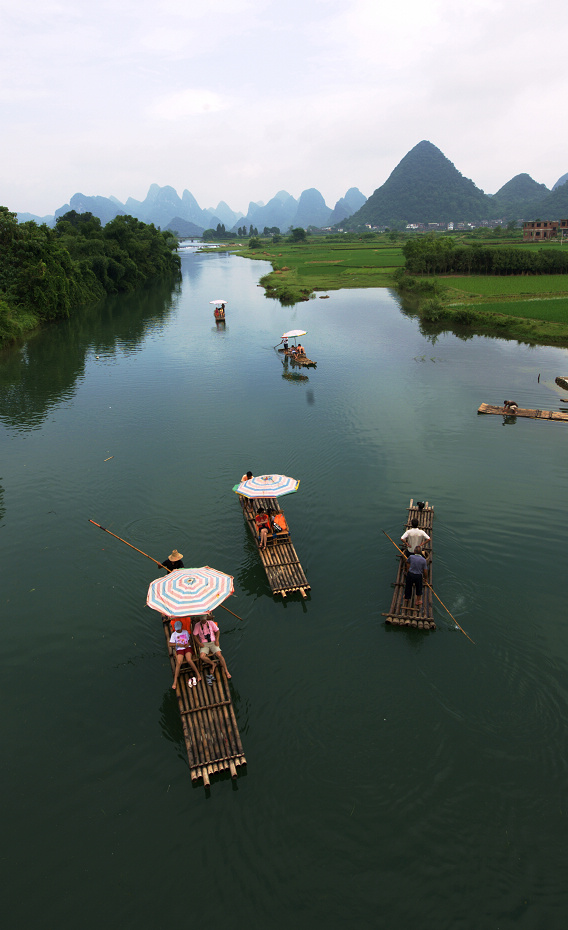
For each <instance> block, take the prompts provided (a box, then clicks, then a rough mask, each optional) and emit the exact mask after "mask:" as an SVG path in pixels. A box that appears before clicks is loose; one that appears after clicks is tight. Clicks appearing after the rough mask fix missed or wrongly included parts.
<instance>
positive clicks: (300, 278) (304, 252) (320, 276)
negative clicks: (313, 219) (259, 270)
mask: <svg viewBox="0 0 568 930" xmlns="http://www.w3.org/2000/svg"><path fill="white" fill-rule="evenodd" d="M237 254H239V255H243V256H244V257H245V258H252V259H257V260H260V261H269V262H270V263H271V265H272V269H273V270H272V271H271V272H270V273H269V274H267V275H264V277H263V278H261V279H260V283H261V284H262V285H263V287H264V288H265V289H266V295H267V297H276V298H278V299H279V300H280V301H282V303H285V304H293V303H297V302H298V301H300V300H307V298H308V297H309V295H310V294H311V293H313V292H314V291H330V290H337V289H339V288H343V287H394V283H395V281H394V273H395V271H396V269H397V268H401V267H402V266H403V265H404V257H403V255H402V251H401V249H400V248H399V247H397V246H393V245H392V243H386V242H381V241H379V240H371V241H369V242H365V241H361V240H359V241H356V242H343V241H341V240H338V241H334V240H331V239H330V238H326V237H321V238H315V237H314V238H310V239H309V240H308V242H306V243H302V244H298V245H295V244H292V243H288V242H279V243H277V244H276V245H271V244H270V243H268V242H267V243H266V244H263V245H262V247H261V248H258V249H248V248H247V249H240V250H239V251H238V252H237Z"/></svg>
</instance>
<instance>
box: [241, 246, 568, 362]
mask: <svg viewBox="0 0 568 930" xmlns="http://www.w3.org/2000/svg"><path fill="white" fill-rule="evenodd" d="M487 244H490V245H491V246H492V247H495V248H501V247H507V246H509V247H510V246H511V245H514V246H515V247H519V248H520V247H523V246H522V243H520V242H518V240H513V241H511V242H509V241H508V240H506V239H504V238H503V239H501V240H499V241H495V242H491V243H486V245H487ZM555 247H556V248H559V247H560V246H558V245H556V246H555ZM228 248H229V249H230V250H231V251H234V252H235V254H237V255H241V256H243V257H244V258H250V259H253V260H255V259H256V260H262V261H269V262H271V264H272V268H273V270H272V271H271V272H270V273H269V274H267V275H264V276H263V277H262V278H261V279H260V282H259V283H260V284H261V285H262V286H263V287H264V288H265V293H266V296H267V297H275V298H277V299H278V300H280V302H281V303H282V304H284V305H291V304H295V303H298V302H299V301H303V300H308V299H309V298H310V296H311V295H312V294H314V293H317V292H320V291H323V292H327V291H332V290H336V289H339V288H352V287H392V288H396V289H397V291H398V292H399V294H400V295H401V297H402V298H403V300H404V302H405V304H406V307H405V309H407V310H408V311H410V312H412V313H413V314H416V315H418V316H419V317H420V318H421V319H422V320H423V321H424V323H425V324H427V325H431V326H436V327H438V329H439V331H443V330H444V329H452V330H454V331H458V330H459V331H460V332H463V331H464V330H468V331H469V332H471V333H472V334H474V333H477V334H480V335H492V336H498V337H499V336H500V337H503V336H505V337H507V338H510V339H518V340H519V341H521V342H527V343H529V344H539V345H552V346H568V275H506V276H504V275H470V276H465V275H464V276H457V275H452V276H449V275H448V276H443V275H420V276H408V275H406V274H405V273H404V263H405V260H404V255H403V250H402V247H401V246H400V245H398V244H395V243H394V242H392V241H390V240H388V239H386V237H381V238H378V237H375V238H373V239H368V240H360V239H359V240H357V241H344V240H341V239H337V240H332V239H330V238H324V237H321V238H310V239H308V240H307V241H306V242H305V243H300V244H292V243H288V242H279V243H276V244H272V243H271V241H270V240H265V241H263V242H262V244H261V247H260V248H257V249H248V248H242V247H241V246H240V245H239V246H236V247H235V245H234V244H231V245H230V246H228ZM524 248H527V246H524ZM532 248H538V246H532ZM320 296H321V295H320Z"/></svg>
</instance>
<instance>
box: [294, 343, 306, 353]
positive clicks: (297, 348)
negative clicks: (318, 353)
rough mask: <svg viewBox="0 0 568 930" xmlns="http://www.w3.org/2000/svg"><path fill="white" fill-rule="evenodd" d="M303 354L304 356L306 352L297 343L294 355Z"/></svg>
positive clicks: (300, 344)
mask: <svg viewBox="0 0 568 930" xmlns="http://www.w3.org/2000/svg"><path fill="white" fill-rule="evenodd" d="M305 354H306V350H305V349H304V347H303V345H302V343H301V342H299V343H298V345H297V346H296V355H305Z"/></svg>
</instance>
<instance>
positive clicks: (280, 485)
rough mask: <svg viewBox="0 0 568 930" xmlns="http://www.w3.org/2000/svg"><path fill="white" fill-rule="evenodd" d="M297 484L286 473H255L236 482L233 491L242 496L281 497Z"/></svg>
mask: <svg viewBox="0 0 568 930" xmlns="http://www.w3.org/2000/svg"><path fill="white" fill-rule="evenodd" d="M299 484H300V482H299V481H298V480H296V478H287V477H286V475H257V476H256V478H249V480H248V481H241V483H240V484H236V485H235V487H234V488H233V491H235V493H236V494H241V495H242V496H243V497H254V498H257V497H282V495H283V494H293V493H294V491H297V490H298V487H299Z"/></svg>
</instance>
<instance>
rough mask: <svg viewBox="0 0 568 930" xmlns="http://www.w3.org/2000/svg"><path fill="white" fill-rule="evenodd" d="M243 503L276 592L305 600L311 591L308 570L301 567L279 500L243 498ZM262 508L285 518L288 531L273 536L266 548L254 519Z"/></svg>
mask: <svg viewBox="0 0 568 930" xmlns="http://www.w3.org/2000/svg"><path fill="white" fill-rule="evenodd" d="M239 500H240V502H241V507H242V508H243V513H244V516H245V519H246V521H247V525H248V528H249V530H250V531H251V533H252V538H253V539H254V541H255V543H256V546H257V548H258V553H259V555H260V558H261V561H262V564H263V566H264V570H265V572H266V577H267V578H268V584H269V585H270V589H271V591H272V593H273V594H281V595H282V597H286V596H287V595H288V594H292V593H294V592H295V591H299V592H300V594H301V595H302V597H306V591H309V590H310V586H309V584H308V580H307V578H306V576H305V573H304V569H303V568H302V566H301V565H300V560H299V558H298V554H297V552H296V550H295V549H294V546H293V545H292V540H291V539H290V531H289V529H288V524H287V523H286V518H285V517H284V512H283V510H282V508H281V507H280V504H279V503H278V499H277V498H275V497H269V498H266V497H265V498H255V499H254V500H251V499H249V498H247V497H243V496H242V495H239ZM259 507H264V509H265V510H266V509H268V508H270V509H271V510H272V511H273V516H274V517H275V518H276V519H278V517H279V516H280V517H281V518H284V519H283V521H282V522H283V524H284V525H285V532H283V533H273V534H272V535H271V536H269V537H268V541H267V547H266V549H261V548H260V545H259V539H258V531H257V527H256V523H255V519H254V518H255V516H256V514H257V513H258V510H259Z"/></svg>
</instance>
